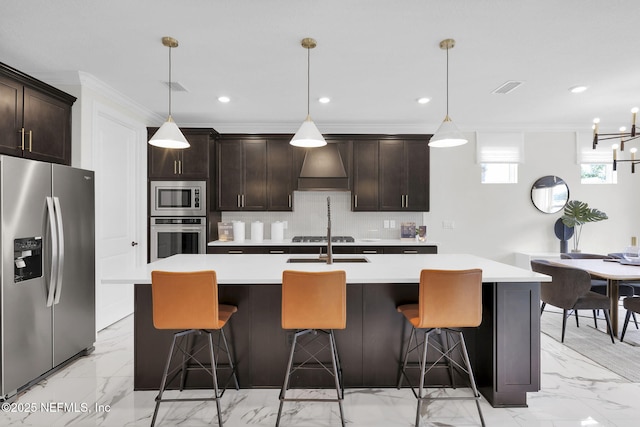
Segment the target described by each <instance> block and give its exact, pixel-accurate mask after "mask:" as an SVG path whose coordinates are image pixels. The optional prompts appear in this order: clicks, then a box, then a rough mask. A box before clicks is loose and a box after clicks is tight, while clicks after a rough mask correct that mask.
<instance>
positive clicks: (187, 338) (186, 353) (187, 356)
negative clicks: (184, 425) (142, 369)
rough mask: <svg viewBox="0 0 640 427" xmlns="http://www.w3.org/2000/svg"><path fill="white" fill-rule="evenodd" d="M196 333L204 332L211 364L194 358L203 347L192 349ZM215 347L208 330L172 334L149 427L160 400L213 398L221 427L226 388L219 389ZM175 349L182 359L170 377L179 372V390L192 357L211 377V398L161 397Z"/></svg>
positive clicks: (224, 342) (231, 367)
mask: <svg viewBox="0 0 640 427" xmlns="http://www.w3.org/2000/svg"><path fill="white" fill-rule="evenodd" d="M220 332H221V333H222V330H220ZM196 333H204V334H206V335H207V343H206V345H207V346H208V347H209V357H210V358H211V365H210V366H208V367H207V366H206V365H203V364H202V363H201V362H199V361H198V360H197V359H195V354H196V353H197V352H198V351H200V350H202V349H203V348H204V346H200V347H199V348H198V350H194V340H193V335H195V334H196ZM181 338H182V340H183V341H184V342H183V343H182V346H181V345H180V344H177V343H178V340H179V339H181ZM223 344H224V345H225V349H226V350H225V351H227V352H228V351H229V348H228V346H227V344H226V340H223ZM216 347H218V348H219V347H220V346H219V345H216V344H214V342H213V337H212V332H211V331H208V330H195V329H190V330H187V331H183V332H178V333H176V334H174V335H173V341H172V342H171V348H170V350H169V355H168V357H167V363H166V365H165V369H164V373H163V375H162V381H161V383H160V390H159V392H158V395H157V396H156V399H155V400H156V406H155V409H154V411H153V417H152V419H151V427H153V426H154V425H155V423H156V419H157V416H158V410H159V408H160V403H161V402H181V401H187V402H189V401H210V400H214V401H215V402H216V410H217V415H218V425H219V426H220V427H222V425H223V422H222V408H221V407H220V398H221V397H222V395H223V394H224V391H225V389H226V386H225V387H224V388H223V390H222V391H220V387H219V385H218V374H217V369H218V364H217V362H216V352H215V349H216ZM177 350H180V351H181V352H182V361H181V362H180V365H179V366H178V367H176V368H174V369H173V371H172V377H171V379H172V380H173V379H174V378H176V375H177V374H178V373H179V374H180V382H179V390H180V391H183V389H184V384H185V381H186V372H187V371H188V370H189V369H192V368H190V367H189V365H188V361H189V360H191V359H193V360H195V361H196V363H197V364H198V365H199V368H197V369H204V370H206V371H207V372H208V373H209V374H210V375H211V379H212V383H213V392H214V395H213V397H211V398H175V399H163V398H162V396H163V394H164V392H165V390H166V387H167V382H168V380H167V378H168V376H169V368H170V366H171V360H172V359H173V357H174V354H175V353H176V351H177ZM228 354H229V365H230V369H232V376H233V377H234V379H235V380H236V386H237V379H236V378H235V369H234V368H233V362H232V358H231V354H230V353H228Z"/></svg>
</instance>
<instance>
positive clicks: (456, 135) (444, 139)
mask: <svg viewBox="0 0 640 427" xmlns="http://www.w3.org/2000/svg"><path fill="white" fill-rule="evenodd" d="M467 142H468V141H467V140H466V139H465V137H464V136H463V135H462V133H461V132H460V131H459V130H458V127H457V126H456V125H455V124H454V123H453V122H452V121H451V118H450V117H449V116H447V117H445V118H444V121H443V122H442V124H441V125H440V127H439V128H438V130H437V131H436V133H435V134H434V135H433V136H432V137H431V139H430V140H429V147H455V146H457V145H464V144H466V143H467Z"/></svg>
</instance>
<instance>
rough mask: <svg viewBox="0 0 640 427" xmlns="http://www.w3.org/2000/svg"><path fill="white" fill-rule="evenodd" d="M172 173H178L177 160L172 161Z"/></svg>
mask: <svg viewBox="0 0 640 427" xmlns="http://www.w3.org/2000/svg"><path fill="white" fill-rule="evenodd" d="M173 174H174V175H177V174H178V161H177V160H174V161H173Z"/></svg>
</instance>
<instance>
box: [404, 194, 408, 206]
mask: <svg viewBox="0 0 640 427" xmlns="http://www.w3.org/2000/svg"><path fill="white" fill-rule="evenodd" d="M404 207H405V208H408V207H409V195H408V194H406V195H405V196H404Z"/></svg>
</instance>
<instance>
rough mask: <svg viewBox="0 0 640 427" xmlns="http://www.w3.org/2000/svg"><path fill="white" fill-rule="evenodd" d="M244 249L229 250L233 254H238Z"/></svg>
mask: <svg viewBox="0 0 640 427" xmlns="http://www.w3.org/2000/svg"><path fill="white" fill-rule="evenodd" d="M243 253H244V251H242V250H229V254H233V255H237V254H243Z"/></svg>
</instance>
